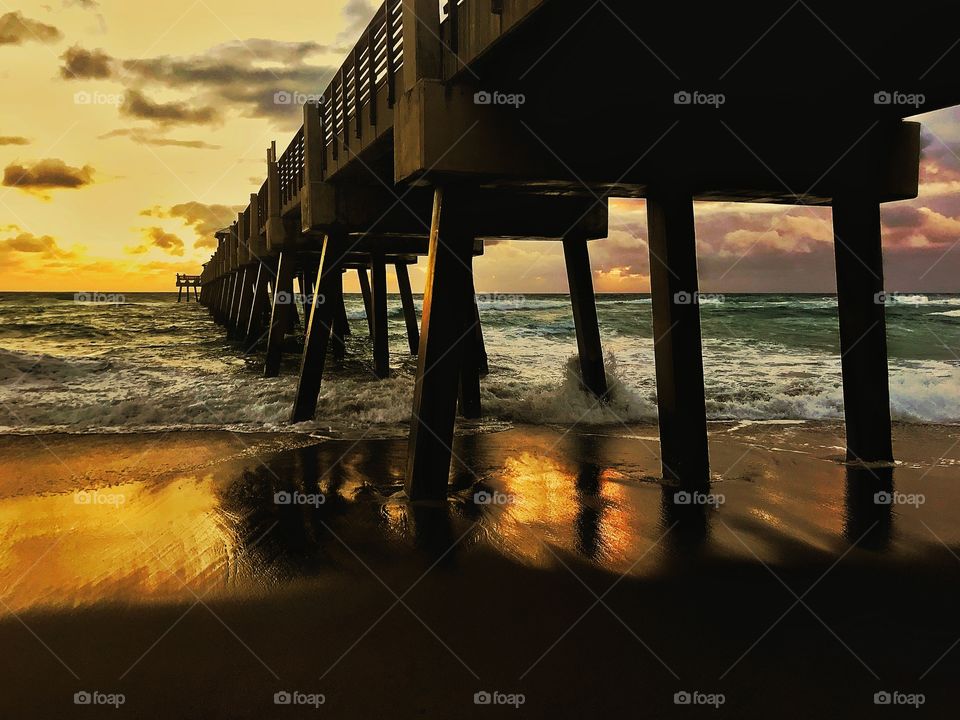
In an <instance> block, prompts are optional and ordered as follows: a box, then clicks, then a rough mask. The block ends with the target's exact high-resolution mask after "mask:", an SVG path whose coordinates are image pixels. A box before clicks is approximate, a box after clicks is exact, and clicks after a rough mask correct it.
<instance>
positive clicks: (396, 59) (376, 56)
mask: <svg viewBox="0 0 960 720" xmlns="http://www.w3.org/2000/svg"><path fill="white" fill-rule="evenodd" d="M402 67H403V1H402V0H387V2H385V3H384V4H383V5H381V6H380V8H379V9H378V10H377V12H376V14H375V15H374V16H373V19H372V20H371V21H370V23H369V24H368V25H367V27H366V29H365V31H364V32H363V33H362V35H361V37H360V40H359V41H358V42H357V44H356V45H355V46H354V48H353V51H352V52H351V53H349V54H348V56H347V59H346V60H345V61H344V63H343V64H342V65H341V66H340V69H339V71H338V72H337V73H336V74H335V75H334V78H333V80H332V81H331V82H330V84H329V85H328V86H327V88H326V90H324V91H323V93H321V94H320V95H319V97H318V98H317V99H316V102H317V103H318V104H319V105H320V125H321V137H322V138H323V149H322V154H321V169H322V172H323V174H324V177H326V174H327V171H328V167H329V163H328V159H330V160H332V161H333V162H339V161H340V155H341V152H340V149H341V146H342V147H343V148H344V149H345V150H349V149H350V145H351V139H360V138H362V136H363V128H362V127H361V122H362V120H361V117H362V114H363V110H364V108H367V119H366V121H367V122H368V123H369V125H370V126H376V125H377V121H378V118H377V100H378V98H379V97H380V93H382V92H385V93H386V106H387V107H388V108H392V107H393V105H394V102H395V101H396V97H397V94H398V92H399V91H400V87H399V85H400V83H401V80H399V78H400V77H401V76H400V75H399V74H398V71H399V70H400V69H401V68H402ZM338 138H339V142H338ZM305 153H306V148H305V146H304V131H303V127H302V126H301V128H300V130H299V131H298V132H297V134H296V135H295V136H294V138H293V141H292V142H291V143H290V144H289V146H288V147H287V149H286V150H285V151H284V152H283V154H282V155H281V156H280V157H279V158H278V160H277V166H278V174H279V180H280V199H281V205H282V207H283V208H284V209H286V208H287V207H288V206H289V205H290V204H291V203H293V202H294V201H296V200H297V199H298V198H299V193H300V191H301V190H302V188H303V183H304V162H305ZM261 195H262V198H263V200H264V201H265V198H266V193H265V190H264V189H261ZM261 206H262V207H266V204H265V202H261Z"/></svg>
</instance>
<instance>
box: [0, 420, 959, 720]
mask: <svg viewBox="0 0 960 720" xmlns="http://www.w3.org/2000/svg"><path fill="white" fill-rule="evenodd" d="M841 438H842V428H841V427H839V426H837V425H834V424H824V423H804V424H742V423H741V424H733V423H729V424H712V425H711V458H712V465H713V469H714V473H715V482H714V486H713V490H712V493H713V495H712V496H711V497H710V498H708V500H709V501H710V503H711V504H708V505H700V506H697V505H684V504H678V503H677V502H676V498H675V494H674V493H675V491H674V490H673V489H671V488H666V487H664V486H663V485H662V483H661V482H660V481H659V480H658V479H657V476H658V475H659V460H658V456H657V452H658V446H657V442H656V429H655V428H652V427H647V426H631V427H629V428H628V427H617V428H610V427H604V428H596V429H593V430H591V429H584V428H578V429H577V430H576V431H575V432H566V431H565V430H564V429H563V428H545V427H523V428H515V429H513V430H509V431H505V432H501V433H493V434H476V435H464V436H461V437H458V438H457V441H456V444H455V447H454V450H455V453H456V455H457V458H458V462H457V468H456V472H455V478H454V483H453V487H452V490H451V495H450V498H449V502H448V503H447V504H446V505H441V506H414V507H411V506H410V505H408V504H407V503H406V502H405V500H404V498H403V494H402V476H403V467H404V462H405V453H406V446H405V443H404V442H403V441H398V440H372V439H361V440H359V441H356V440H345V439H342V440H329V439H322V438H311V437H307V436H301V435H279V434H276V435H240V436H237V435H233V434H230V433H169V434H154V435H150V434H146V435H100V436H96V435H93V436H7V437H4V438H3V443H2V445H0V517H2V519H3V523H2V528H3V530H2V532H3V534H4V537H3V542H2V544H0V548H2V549H0V601H2V603H0V642H2V647H3V648H4V652H3V653H2V654H0V673H2V675H0V676H2V677H3V682H2V686H0V687H2V692H0V717H5V718H6V717H10V718H47V717H50V718H54V717H56V718H62V717H88V716H94V715H98V714H103V713H107V714H108V715H109V714H113V715H116V716H120V715H126V716H130V717H137V718H283V717H320V716H327V717H342V718H362V717H397V718H415V717H431V718H432V717H440V718H445V717H456V718H461V717H463V718H472V717H478V718H483V717H490V716H493V715H504V714H506V715H511V714H512V715H514V716H517V717H537V718H539V717H544V718H546V717H551V718H554V717H564V718H565V717H577V718H579V717H639V716H642V717H651V718H655V717H687V716H693V717H696V716H697V715H704V714H706V715H708V716H713V717H729V718H744V717H750V718H753V717H756V718H767V717H788V718H793V717H796V718H809V717H811V716H814V715H824V716H826V717H876V716H877V714H878V712H880V711H881V710H883V708H880V709H878V708H877V706H875V705H874V693H876V692H878V691H889V692H894V691H899V692H903V693H923V694H924V695H925V704H924V705H923V706H922V707H921V708H920V709H919V710H913V709H912V708H898V709H892V710H893V711H894V712H895V711H896V710H899V711H900V713H908V714H909V715H911V716H915V717H924V716H929V717H945V716H947V713H948V712H949V711H950V710H951V709H952V708H953V707H954V706H955V704H956V700H955V690H954V689H953V688H954V686H955V683H954V678H955V677H956V673H957V672H958V671H960V645H958V646H957V647H955V648H954V647H952V646H953V645H954V643H955V642H957V640H958V638H960V615H958V612H957V601H958V599H960V557H958V556H960V525H958V523H957V522H956V517H957V511H958V510H960V483H958V481H960V428H958V427H955V426H910V425H901V426H897V427H896V428H895V450H896V455H897V457H898V459H899V464H898V465H897V467H895V468H873V469H864V468H853V467H848V466H846V465H844V464H843V463H841V462H840V461H839V460H840V459H841V456H842V450H841V446H842V440H841ZM877 492H888V493H891V495H892V496H893V498H894V500H895V504H893V505H887V504H883V503H877V502H876V501H875V494H876V493H877ZM277 493H288V494H289V497H291V498H295V499H296V501H297V502H301V503H303V504H283V503H282V502H281V503H279V504H278V502H277V499H278V497H279V499H280V500H281V501H282V500H284V499H285V498H286V497H287V496H285V495H280V496H277ZM478 493H482V494H481V495H479V496H478V495H477V494H478ZM321 499H322V502H321ZM488 499H489V500H492V502H490V503H489V504H484V503H483V502H478V500H480V501H486V500H488ZM798 598H799V601H798ZM95 690H96V691H99V692H102V693H122V694H123V695H124V698H125V702H124V704H123V706H122V707H121V708H120V709H119V710H115V709H113V708H112V707H103V706H100V707H84V706H77V705H75V704H74V702H73V697H74V693H76V692H78V691H95ZM279 691H290V692H294V691H297V692H300V693H303V694H305V695H309V694H323V696H324V697H325V703H324V704H323V705H322V706H321V707H320V708H319V709H315V708H314V707H307V706H302V705H300V706H287V705H275V704H274V694H275V693H277V692H279ZM479 691H489V692H493V691H499V692H502V693H507V694H516V693H522V694H523V696H524V703H523V705H522V706H521V707H520V708H519V709H514V708H512V707H490V706H486V705H476V704H474V694H475V693H477V692H479ZM678 691H687V692H694V691H699V692H702V693H706V694H716V693H722V694H723V696H724V703H723V704H722V705H721V706H720V707H719V709H714V708H712V707H684V706H678V705H676V704H675V702H674V694H675V693H677V692H678Z"/></svg>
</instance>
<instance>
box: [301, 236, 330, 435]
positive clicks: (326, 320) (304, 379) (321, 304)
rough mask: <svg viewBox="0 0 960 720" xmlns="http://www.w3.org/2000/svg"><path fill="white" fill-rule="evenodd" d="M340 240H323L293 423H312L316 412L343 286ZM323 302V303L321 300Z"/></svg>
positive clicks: (304, 345)
mask: <svg viewBox="0 0 960 720" xmlns="http://www.w3.org/2000/svg"><path fill="white" fill-rule="evenodd" d="M340 245H341V243H340V238H339V237H336V236H332V235H328V236H327V237H326V238H325V239H324V241H323V254H322V255H321V258H320V267H319V271H318V279H317V282H316V284H315V286H314V288H315V289H314V293H313V296H312V297H313V300H312V302H311V303H310V314H309V320H308V321H307V331H306V336H305V338H304V343H303V356H302V359H301V361H300V381H299V383H298V384H297V395H296V398H295V399H294V402H293V414H292V417H291V419H292V421H293V422H303V421H305V420H312V419H313V417H314V415H315V414H316V411H317V398H318V396H319V394H320V384H321V382H322V380H323V368H324V365H325V363H326V359H327V347H328V345H329V343H330V336H331V334H332V330H333V319H334V303H333V302H330V300H331V299H335V298H336V296H337V295H338V292H337V289H338V287H342V285H341V283H342V281H343V280H342V276H341V272H340V258H341V256H342V249H341V247H340ZM321 300H322V301H321Z"/></svg>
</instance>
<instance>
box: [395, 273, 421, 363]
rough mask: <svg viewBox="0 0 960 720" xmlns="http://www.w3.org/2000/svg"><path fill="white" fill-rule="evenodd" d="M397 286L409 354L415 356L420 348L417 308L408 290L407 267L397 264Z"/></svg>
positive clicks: (408, 277)
mask: <svg viewBox="0 0 960 720" xmlns="http://www.w3.org/2000/svg"><path fill="white" fill-rule="evenodd" d="M395 267H396V271H397V286H398V288H399V290H400V302H401V303H402V305H403V319H404V321H405V322H406V324H407V341H408V342H409V343H410V354H411V355H416V354H417V351H418V350H419V346H420V326H419V325H418V323H417V307H416V305H414V304H413V292H412V291H411V289H410V275H409V273H408V272H407V266H406V265H404V264H403V263H397V265H396V266H395Z"/></svg>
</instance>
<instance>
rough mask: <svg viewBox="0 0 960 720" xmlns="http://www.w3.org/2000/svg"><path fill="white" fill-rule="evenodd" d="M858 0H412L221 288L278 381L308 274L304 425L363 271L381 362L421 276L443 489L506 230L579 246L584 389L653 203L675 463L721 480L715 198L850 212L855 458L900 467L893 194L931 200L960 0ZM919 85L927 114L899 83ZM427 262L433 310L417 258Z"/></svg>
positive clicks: (412, 484) (848, 410)
mask: <svg viewBox="0 0 960 720" xmlns="http://www.w3.org/2000/svg"><path fill="white" fill-rule="evenodd" d="M851 5H852V4H845V3H828V2H822V1H819V0H811V1H810V2H806V3H796V4H794V5H793V6H789V5H784V6H783V7H782V8H781V7H778V6H777V3H773V4H771V3H769V2H759V1H756V2H754V1H747V2H737V3H732V4H731V3H723V4H714V5H711V6H707V5H703V6H699V5H698V6H697V7H696V9H695V12H694V10H692V9H691V8H690V7H688V4H686V3H672V4H671V3H660V4H654V5H651V4H649V3H637V2H634V1H633V0H608V1H607V2H601V3H596V4H594V5H593V6H589V5H588V4H586V3H573V2H567V1H565V0H460V1H459V2H457V0H450V2H448V3H447V4H445V5H443V6H441V4H440V3H439V2H438V1H437V0H402V1H401V0H387V1H386V2H385V3H384V4H382V5H381V6H380V8H379V9H378V10H377V12H376V14H375V15H374V17H373V18H372V20H371V21H370V23H369V24H368V26H367V27H366V29H365V30H364V31H363V32H362V34H361V35H360V37H359V39H358V41H357V43H356V45H355V46H354V48H353V50H352V52H350V53H349V54H348V56H347V58H346V60H345V61H344V63H343V65H342V66H341V67H340V69H339V71H338V72H337V73H336V74H335V76H334V77H333V80H332V81H331V82H330V84H329V86H328V87H327V88H325V89H324V90H323V92H322V93H320V101H319V102H316V103H310V104H307V105H305V106H304V107H303V125H302V127H301V128H300V130H299V131H298V132H297V133H296V134H295V135H294V137H293V138H292V140H290V142H289V143H288V144H287V146H286V147H285V148H283V149H282V151H279V150H278V147H277V146H276V144H275V143H274V144H273V145H272V146H271V147H270V148H269V149H268V150H267V153H266V177H265V179H264V181H263V183H262V185H261V186H260V188H259V190H258V191H257V192H255V193H253V194H251V195H250V197H249V200H248V202H247V201H245V202H246V208H245V209H244V210H243V211H242V212H241V213H239V215H238V217H237V219H236V222H234V223H233V224H232V225H231V226H230V227H229V228H225V229H224V230H222V231H221V232H219V233H218V234H217V239H218V246H217V249H216V252H215V253H214V255H213V257H212V258H211V259H210V261H209V262H208V263H206V264H205V265H204V268H203V272H202V274H201V276H200V302H201V303H202V304H204V305H205V306H206V307H208V308H209V309H210V311H211V313H212V314H213V317H214V318H215V319H216V320H217V322H218V323H220V324H222V325H223V326H224V327H225V328H226V331H227V332H228V333H229V334H230V336H231V337H232V338H234V339H236V340H237V341H238V342H240V343H243V344H244V346H245V347H246V348H247V349H249V350H255V349H259V351H261V352H262V356H263V363H264V374H265V375H266V376H275V375H277V374H278V373H279V372H280V367H281V362H280V361H281V356H282V353H283V340H284V336H285V335H286V334H287V333H288V332H290V331H291V330H292V329H293V327H294V326H295V323H296V322H297V321H298V318H297V315H296V309H295V308H296V305H295V303H294V302H293V298H294V297H295V295H294V292H295V285H296V286H297V287H298V288H299V292H300V293H301V294H302V295H303V296H304V297H305V298H306V299H307V302H306V303H305V304H304V306H305V308H306V309H307V312H306V316H305V318H304V319H303V323H304V330H305V341H304V347H303V354H302V357H301V360H300V370H299V382H298V388H297V393H296V398H295V401H294V404H293V407H292V408H291V416H290V417H291V421H293V422H299V421H304V420H309V419H311V418H312V417H313V416H314V414H315V412H316V407H317V399H318V395H319V393H320V389H321V386H322V383H323V382H324V366H325V362H326V359H327V355H328V353H331V352H332V353H334V354H337V353H341V354H342V353H343V352H344V350H343V338H344V336H345V334H346V333H348V332H349V331H350V329H349V325H348V324H347V322H346V314H345V311H344V306H343V275H344V273H346V272H357V273H358V274H359V278H360V284H361V288H362V289H363V291H364V303H365V307H366V309H367V313H366V314H367V319H368V323H369V328H368V329H369V331H370V332H371V335H372V337H373V355H374V368H375V374H376V375H377V376H378V377H385V376H386V375H387V374H388V373H389V349H388V346H387V335H386V322H387V320H386V319H387V305H386V303H387V295H386V287H387V281H386V277H387V273H388V272H394V273H396V278H397V282H398V285H399V288H400V297H401V302H402V304H403V310H404V315H405V319H406V327H407V333H408V339H409V345H410V352H411V353H414V354H416V355H417V357H418V366H417V376H416V386H415V392H414V401H413V408H412V420H411V426H410V434H409V449H408V459H407V467H406V489H407V493H408V495H409V497H410V498H411V499H412V500H437V499H441V498H443V497H445V496H446V492H447V485H448V478H449V472H450V463H451V454H452V451H451V449H450V448H451V444H452V441H453V436H454V427H455V423H456V418H457V413H458V408H459V412H460V414H461V415H462V416H464V417H477V416H479V415H480V413H481V411H482V408H481V407H480V382H481V376H482V374H483V373H484V372H485V370H486V367H485V366H486V361H485V352H484V349H483V336H482V331H481V329H480V323H479V313H478V310H477V305H476V301H475V289H474V278H473V267H474V263H475V262H482V261H483V252H484V241H486V240H490V239H496V240H498V241H502V240H508V241H522V240H529V239H541V240H542V239H548V240H555V241H556V242H559V243H562V246H563V252H564V257H565V261H566V269H567V276H568V280H569V288H570V295H571V302H572V314H573V318H574V320H575V325H576V332H577V347H578V352H579V365H580V375H581V380H582V384H583V386H584V388H585V389H586V390H587V391H589V392H591V393H593V394H594V395H595V396H596V397H597V401H598V402H603V401H604V398H605V397H606V395H607V392H608V390H607V382H606V378H605V376H604V366H603V353H602V338H601V333H600V328H599V326H598V322H597V312H596V306H595V301H594V289H593V275H592V272H591V268H590V254H589V244H590V241H592V240H595V239H599V238H605V237H607V234H608V219H609V218H608V216H609V199H610V198H613V197H617V198H643V199H645V201H646V207H647V218H648V227H647V244H648V247H649V256H650V283H651V290H652V296H653V302H652V308H653V321H654V339H655V353H654V358H653V359H654V360H655V362H656V380H657V403H658V408H659V425H660V443H661V459H662V469H663V475H664V479H665V480H667V481H669V482H671V483H674V484H676V485H678V486H680V487H684V488H688V489H695V490H702V489H704V488H707V487H708V486H709V483H710V464H709V454H708V450H707V423H706V411H705V396H704V368H703V357H702V349H701V335H700V309H699V305H698V304H697V302H696V298H697V294H698V291H699V280H698V272H697V239H696V231H695V223H694V201H726V202H766V203H780V204H784V205H813V206H830V207H831V208H832V211H833V223H834V233H835V242H834V244H835V249H836V267H837V286H838V298H839V327H840V337H841V349H842V353H841V361H840V362H841V364H842V370H843V397H844V411H845V418H846V446H847V456H848V459H849V460H851V461H863V462H889V461H892V459H893V453H892V446H891V427H890V408H889V390H888V380H887V352H886V332H885V317H884V305H883V302H882V300H880V301H878V298H882V296H883V295H882V293H883V290H884V286H883V261H882V253H881V223H880V204H881V203H885V202H890V201H896V200H903V199H909V198H913V197H916V195H917V192H918V178H919V160H920V150H921V142H920V126H919V124H918V123H915V122H907V121H905V120H904V118H906V117H910V116H912V115H915V114H917V113H918V112H926V111H930V110H934V109H938V108H942V107H948V106H950V105H954V104H958V103H960V84H958V83H957V82H956V77H957V71H958V69H960V50H958V51H956V52H953V53H948V54H947V55H945V56H944V57H943V58H941V60H939V61H937V58H936V57H935V56H931V52H932V51H931V50H930V48H941V49H938V50H937V53H938V54H939V53H940V52H942V48H947V47H950V46H951V42H952V41H953V39H951V38H950V37H949V35H950V32H951V30H950V28H949V27H948V26H950V25H951V23H928V22H924V18H929V17H936V16H938V13H943V16H944V17H952V15H950V14H949V13H950V12H951V10H950V6H949V5H948V3H946V2H919V3H915V4H914V11H915V12H910V13H907V12H906V11H905V10H903V11H897V12H894V11H892V10H889V11H888V10H885V9H882V8H880V7H873V6H871V9H869V10H865V9H857V8H853V7H851ZM788 8H789V9H788ZM784 10H786V13H784V12H783V11H784ZM734 11H735V14H736V15H737V18H738V21H737V22H736V23H730V16H731V14H732V13H733V12H734ZM692 15H695V16H696V17H692ZM865 15H868V16H869V18H866V17H864V16H865ZM778 16H781V17H780V19H779V20H778ZM718 28H722V31H720V30H718ZM758 38H759V39H758ZM886 89H889V90H890V91H891V93H892V94H890V93H888V95H883V94H882V93H884V92H886ZM907 91H909V92H910V93H913V94H914V95H916V96H922V97H923V106H922V108H920V107H918V106H917V105H916V104H914V105H907V104H900V103H898V102H894V101H893V100H894V99H895V98H896V97H898V96H897V95H896V93H897V92H901V94H902V92H907ZM887 97H890V98H891V100H890V102H885V99H886V98H887ZM421 258H424V259H425V262H426V268H427V270H426V287H425V293H424V300H423V316H422V318H418V317H417V316H416V312H415V308H414V303H413V296H412V293H411V289H410V282H409V277H408V267H409V266H410V265H411V264H414V263H417V262H418V261H419V260H420V259H421ZM184 282H185V283H186V282H187V281H186V279H185V280H184ZM179 286H180V279H179V276H178V287H179ZM188 287H189V286H188ZM188 296H189V289H188ZM688 298H693V299H694V300H693V301H692V302H691V301H690V300H689V299H688ZM371 382H373V380H371Z"/></svg>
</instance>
